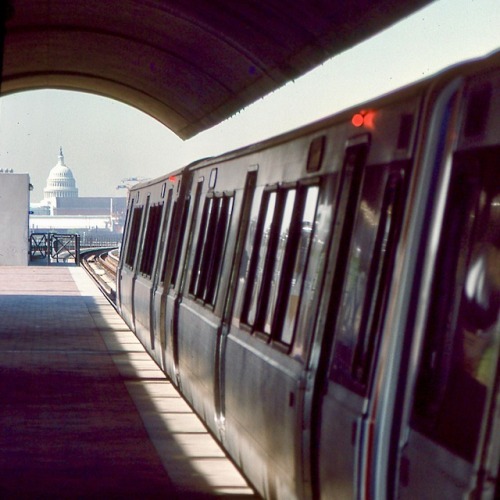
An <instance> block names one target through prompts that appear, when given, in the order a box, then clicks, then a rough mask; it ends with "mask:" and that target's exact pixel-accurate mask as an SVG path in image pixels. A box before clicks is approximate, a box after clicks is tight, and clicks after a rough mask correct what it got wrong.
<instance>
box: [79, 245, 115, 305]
mask: <svg viewBox="0 0 500 500" xmlns="http://www.w3.org/2000/svg"><path fill="white" fill-rule="evenodd" d="M118 260H119V256H118V249H117V248H113V249H109V248H106V249H102V248H100V249H94V250H84V251H83V252H82V253H81V264H82V266H83V267H84V268H85V270H86V271H87V272H88V273H89V275H90V277H91V278H92V279H93V280H94V281H95V282H96V283H97V285H98V286H99V288H100V289H101V291H102V292H103V294H104V295H105V296H106V298H107V299H108V300H109V301H110V302H111V303H112V304H113V305H114V306H115V304H116V270H117V267H118Z"/></svg>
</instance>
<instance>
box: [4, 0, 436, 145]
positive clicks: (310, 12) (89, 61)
mask: <svg viewBox="0 0 500 500" xmlns="http://www.w3.org/2000/svg"><path fill="white" fill-rule="evenodd" d="M3 1H6V0H3ZM427 3H429V0H348V1H346V0H292V1H286V0H240V1H236V0H183V1H182V0H107V1H103V0H85V1H82V0H10V4H11V6H12V7H13V14H12V15H10V17H9V19H8V20H7V22H6V25H5V28H6V29H5V43H4V57H3V79H2V93H3V94H6V93H10V92H15V91H20V90H30V89H39V88H57V89H74V90H80V91H88V92H93V93H96V94H99V95H103V96H107V97H111V98H114V99H117V100H120V101H122V102H125V103H127V104H131V105H132V106H135V107H136V108H139V109H141V110H142V111H145V112H146V113H148V114H150V115H151V116H153V117H155V118H156V119H158V120H159V121H160V122H162V123H164V124H165V125H166V126H167V127H168V128H170V129H171V130H172V131H173V132H175V133H176V134H177V135H178V136H180V137H182V138H189V137H191V136H193V135H195V134H197V133H198V132H200V131H202V130H205V129H207V128H209V127H211V126H213V125H216V124H217V123H219V122H221V121H222V120H224V119H225V118H227V117H229V116H230V115H232V114H234V113H235V112H237V111H238V110H240V109H242V108H243V107H245V106H246V105H248V104H250V103H252V102H253V101H255V100H257V99H258V98H260V97H262V96H264V95H265V94H267V93H269V92H271V91H272V90H274V89H276V88H278V87H280V86H281V85H283V84H285V83H286V82H287V81H289V80H290V79H293V78H296V77H298V76H300V75H302V74H304V73H305V72H307V71H308V70H310V69H312V68H314V67H315V66H317V65H319V64H321V63H322V62H324V61H325V60H327V59H329V58H330V57H332V56H333V55H335V54H337V53H339V52H341V51H343V50H345V49H346V48H348V47H350V46H352V45H354V44H356V43H358V42H360V41H361V40H363V39H366V38H368V37H369V36H371V35H372V34H374V33H375V32H377V31H380V30H381V29H383V28H385V27H387V26H389V25H390V24H392V23H394V22H395V21H397V20H399V19H401V18H402V17H404V16H406V15H408V14H409V13H411V12H413V11H415V10H416V9H418V8H420V7H421V6H423V5H425V4H427Z"/></svg>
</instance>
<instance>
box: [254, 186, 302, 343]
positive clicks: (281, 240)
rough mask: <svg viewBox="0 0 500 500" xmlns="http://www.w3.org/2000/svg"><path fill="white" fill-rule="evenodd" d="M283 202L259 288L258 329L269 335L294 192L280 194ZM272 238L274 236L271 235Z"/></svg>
mask: <svg viewBox="0 0 500 500" xmlns="http://www.w3.org/2000/svg"><path fill="white" fill-rule="evenodd" d="M280 194H282V196H281V197H282V198H284V199H283V200H280V201H281V203H280V205H284V207H283V208H282V209H281V210H279V211H278V210H277V211H275V216H276V215H277V213H278V212H279V216H278V217H279V219H278V220H279V232H277V233H276V236H275V237H274V238H273V240H274V241H273V242H272V244H270V245H269V246H268V251H269V254H268V256H267V259H266V261H267V262H266V268H267V269H264V276H265V279H266V283H265V286H263V287H262V288H261V294H262V297H260V300H259V302H260V304H259V305H260V308H261V309H262V311H261V313H260V314H261V317H262V322H261V325H258V326H260V328H261V329H262V331H264V333H267V334H268V335H271V327H272V326H273V320H274V313H275V310H276V301H277V299H278V290H279V284H280V281H281V280H280V277H281V275H282V273H283V271H284V269H283V268H284V261H285V250H286V248H287V242H288V239H289V236H290V225H291V222H292V215H293V212H294V210H293V207H294V204H295V198H296V196H295V195H296V192H295V189H290V190H287V191H284V192H282V193H280ZM273 236H274V235H273Z"/></svg>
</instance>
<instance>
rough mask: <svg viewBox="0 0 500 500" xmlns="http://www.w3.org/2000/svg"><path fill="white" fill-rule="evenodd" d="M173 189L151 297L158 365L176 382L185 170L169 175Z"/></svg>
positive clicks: (186, 203) (187, 204)
mask: <svg viewBox="0 0 500 500" xmlns="http://www.w3.org/2000/svg"><path fill="white" fill-rule="evenodd" d="M170 180H171V182H174V187H173V189H171V190H169V194H168V196H169V197H170V196H171V202H170V207H169V211H168V214H167V215H166V219H165V230H164V237H165V243H164V247H163V248H164V251H163V256H162V261H163V262H162V265H161V273H160V284H161V286H159V288H158V291H157V293H156V296H155V313H156V315H157V318H158V320H157V325H158V328H159V337H160V344H161V351H162V357H163V358H162V365H163V367H164V369H165V370H166V372H167V373H168V374H169V375H170V377H171V378H172V380H174V381H177V366H178V348H177V345H178V343H177V335H178V331H177V322H176V318H177V316H176V314H177V313H176V304H177V303H178V301H179V290H180V289H181V287H180V279H181V276H182V271H181V269H180V268H181V254H182V249H183V245H184V240H185V236H186V235H187V233H188V231H187V229H188V228H187V221H188V214H189V207H190V203H191V198H190V196H189V189H190V180H191V174H190V172H189V171H185V172H183V173H182V175H180V176H178V177H177V176H175V177H174V176H173V177H172V178H171V179H170Z"/></svg>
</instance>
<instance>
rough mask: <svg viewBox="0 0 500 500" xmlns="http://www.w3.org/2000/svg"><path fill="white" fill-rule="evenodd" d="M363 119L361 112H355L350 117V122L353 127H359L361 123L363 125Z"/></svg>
mask: <svg viewBox="0 0 500 500" xmlns="http://www.w3.org/2000/svg"><path fill="white" fill-rule="evenodd" d="M364 121H365V119H364V117H363V115H362V114H361V113H356V114H355V115H354V116H353V117H352V120H351V123H352V124H353V125H354V126H355V127H361V125H363V123H364Z"/></svg>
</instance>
